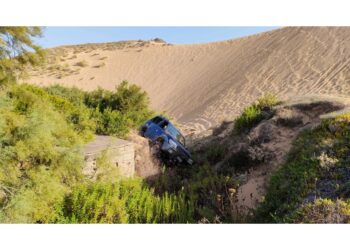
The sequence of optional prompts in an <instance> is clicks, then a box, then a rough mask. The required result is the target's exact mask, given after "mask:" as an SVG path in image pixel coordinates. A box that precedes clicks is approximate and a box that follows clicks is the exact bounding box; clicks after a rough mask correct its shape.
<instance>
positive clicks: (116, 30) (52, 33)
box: [36, 27, 277, 48]
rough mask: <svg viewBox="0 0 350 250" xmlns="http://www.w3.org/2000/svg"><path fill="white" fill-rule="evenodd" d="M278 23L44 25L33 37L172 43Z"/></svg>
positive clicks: (47, 43)
mask: <svg viewBox="0 0 350 250" xmlns="http://www.w3.org/2000/svg"><path fill="white" fill-rule="evenodd" d="M276 28H277V27H45V28H44V36H43V37H42V38H38V39H36V41H37V42H38V43H39V44H40V45H41V46H43V47H44V48H50V47H55V46H59V45H70V44H82V43H100V42H114V41H120V40H138V39H142V40H149V39H153V38H156V37H159V38H162V39H164V40H165V41H167V42H168V43H172V44H192V43H207V42H214V41H221V40H227V39H232V38H238V37H243V36H247V35H252V34H256V33H260V32H264V31H269V30H272V29H276Z"/></svg>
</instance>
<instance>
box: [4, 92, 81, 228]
mask: <svg viewBox="0 0 350 250" xmlns="http://www.w3.org/2000/svg"><path fill="white" fill-rule="evenodd" d="M0 116H1V120H0V193H2V195H1V199H0V207H1V211H0V219H1V221H2V222H12V223H13V222H27V223H33V222H41V223H44V222H49V221H50V220H52V218H54V217H56V216H57V214H56V213H55V212H54V211H56V209H57V207H56V204H57V202H60V201H61V200H62V199H63V197H64V195H65V192H66V191H67V190H68V189H69V187H70V186H71V185H74V183H76V182H77V181H80V180H81V179H82V174H81V169H80V167H81V166H82V162H83V159H82V157H81V154H80V151H79V148H80V145H81V143H82V142H83V137H82V136H81V135H79V134H78V133H77V131H75V130H74V126H71V124H69V123H68V122H67V120H66V119H65V116H64V115H63V114H62V113H61V112H59V111H58V110H55V108H54V106H53V105H52V104H51V103H50V102H47V101H46V100H45V99H44V98H41V97H40V96H38V95H37V94H36V93H34V92H33V91H31V90H28V89H27V88H26V86H23V87H22V88H20V87H19V86H17V85H12V86H11V87H9V89H7V91H2V92H1V93H0Z"/></svg>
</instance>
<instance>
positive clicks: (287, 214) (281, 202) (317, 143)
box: [255, 114, 350, 223]
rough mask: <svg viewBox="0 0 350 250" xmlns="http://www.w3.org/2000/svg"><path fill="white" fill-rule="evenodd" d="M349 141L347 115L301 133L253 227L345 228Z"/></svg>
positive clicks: (349, 188) (349, 190) (349, 215)
mask: <svg viewBox="0 0 350 250" xmlns="http://www.w3.org/2000/svg"><path fill="white" fill-rule="evenodd" d="M349 141H350V115H349V114H348V115H341V116H339V117H337V118H335V119H328V120H324V121H323V122H322V124H321V125H320V126H318V127H317V128H315V129H313V130H308V131H305V132H304V133H303V134H302V135H301V136H300V137H299V138H298V139H297V140H296V141H295V142H294V147H293V149H292V151H291V152H290V153H289V157H288V160H287V162H286V163H285V164H284V165H283V166H282V167H281V169H280V170H279V171H278V172H277V173H276V174H275V175H274V176H273V177H272V179H271V182H270V185H269V188H268V192H267V196H266V199H265V201H264V202H263V203H262V204H261V205H260V207H259V208H258V209H257V211H256V215H255V221H257V222H321V223H322V222H323V223H324V222H332V223H336V222H350V209H349V208H350V207H349V201H350V200H349V198H350V182H349V180H350V167H349V166H350V158H349V152H350V144H349Z"/></svg>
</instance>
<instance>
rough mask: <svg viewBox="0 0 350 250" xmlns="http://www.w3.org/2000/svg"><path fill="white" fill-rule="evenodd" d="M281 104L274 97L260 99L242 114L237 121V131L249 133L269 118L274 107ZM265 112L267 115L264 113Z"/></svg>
mask: <svg viewBox="0 0 350 250" xmlns="http://www.w3.org/2000/svg"><path fill="white" fill-rule="evenodd" d="M278 103H279V102H278V100H277V98H276V96H274V95H270V94H268V95H265V96H263V97H261V98H259V99H258V100H257V101H256V102H255V103H253V104H252V105H250V106H248V107H246V108H245V109H244V110H243V112H242V114H241V115H240V116H239V117H237V118H236V120H235V126H234V127H235V131H237V132H238V133H242V132H248V131H249V130H250V129H252V128H253V127H254V126H256V125H257V124H258V123H259V122H260V121H262V120H263V119H265V118H268V117H267V116H269V113H271V109H272V107H273V106H275V105H277V104H278ZM264 112H265V113H264Z"/></svg>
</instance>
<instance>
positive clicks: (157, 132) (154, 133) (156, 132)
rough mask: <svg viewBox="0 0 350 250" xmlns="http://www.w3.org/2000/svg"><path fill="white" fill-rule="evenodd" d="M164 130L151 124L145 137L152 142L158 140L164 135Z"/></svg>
mask: <svg viewBox="0 0 350 250" xmlns="http://www.w3.org/2000/svg"><path fill="white" fill-rule="evenodd" d="M163 133H164V132H163V129H162V128H161V127H160V126H159V125H158V124H155V123H151V125H150V126H149V127H148V129H147V130H146V132H145V134H144V135H145V137H148V138H150V139H151V140H152V141H154V140H155V139H157V138H158V137H159V136H161V135H162V134H163Z"/></svg>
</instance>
